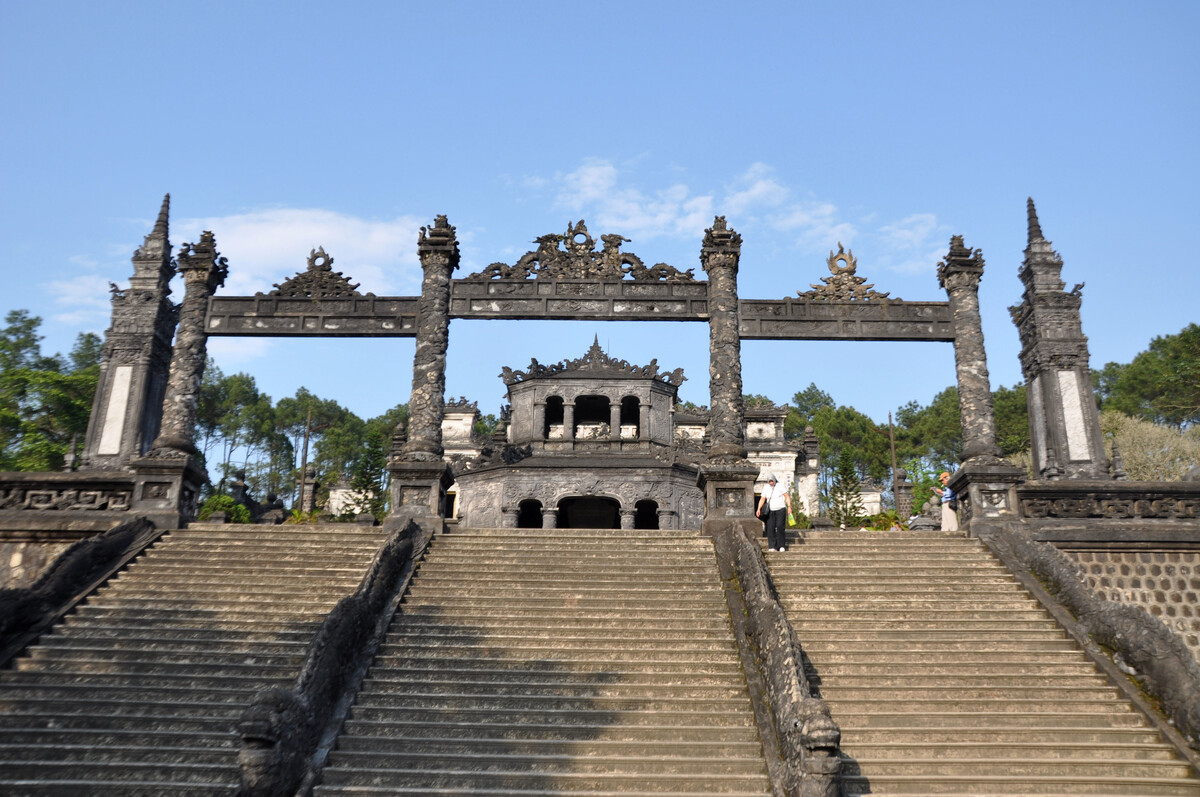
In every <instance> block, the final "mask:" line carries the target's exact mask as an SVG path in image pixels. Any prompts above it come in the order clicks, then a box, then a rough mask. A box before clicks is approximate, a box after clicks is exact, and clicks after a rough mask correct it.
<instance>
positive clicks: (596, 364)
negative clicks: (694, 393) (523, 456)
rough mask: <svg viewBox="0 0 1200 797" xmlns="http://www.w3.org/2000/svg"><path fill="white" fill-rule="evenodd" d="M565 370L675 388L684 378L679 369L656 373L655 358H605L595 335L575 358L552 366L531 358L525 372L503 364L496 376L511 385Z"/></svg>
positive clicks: (681, 370)
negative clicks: (632, 360) (637, 361)
mask: <svg viewBox="0 0 1200 797" xmlns="http://www.w3.org/2000/svg"><path fill="white" fill-rule="evenodd" d="M566 371H586V372H591V373H597V372H600V373H607V374H612V375H613V376H614V377H631V376H632V377H641V378H644V379H654V380H657V381H659V382H665V383H666V384H668V385H674V386H675V387H679V386H680V385H682V384H683V383H684V382H685V381H687V377H686V376H684V375H683V369H682V368H676V369H675V370H674V371H665V372H661V373H660V372H659V370H658V359H657V358H655V359H652V360H651V361H650V364H649V365H632V364H630V363H629V362H628V361H626V360H618V359H617V358H615V357H609V356H608V355H607V354H605V353H604V350H603V349H602V348H600V338H599V336H597V337H596V338H595V340H593V342H592V345H591V347H590V348H589V349H588V350H587V353H586V354H584V355H583V356H582V357H580V358H579V359H577V360H563V361H562V362H558V363H554V364H553V365H542V364H541V363H539V362H538V361H537V359H536V358H534V359H532V360H530V361H529V368H528V369H527V370H525V371H514V370H513V369H511V368H509V367H508V366H507V365H506V366H504V368H503V370H502V371H501V372H500V378H501V379H503V380H504V384H506V385H514V384H516V383H518V382H524V381H525V380H527V379H542V378H545V377H548V376H554V375H555V374H561V373H564V372H566Z"/></svg>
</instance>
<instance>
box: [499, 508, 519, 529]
mask: <svg viewBox="0 0 1200 797" xmlns="http://www.w3.org/2000/svg"><path fill="white" fill-rule="evenodd" d="M518 512H519V510H518V509H517V508H516V507H514V506H502V507H500V514H501V525H502V526H503V527H504V528H506V529H515V528H516V527H517V513H518Z"/></svg>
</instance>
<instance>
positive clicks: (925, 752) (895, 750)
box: [842, 734, 1179, 767]
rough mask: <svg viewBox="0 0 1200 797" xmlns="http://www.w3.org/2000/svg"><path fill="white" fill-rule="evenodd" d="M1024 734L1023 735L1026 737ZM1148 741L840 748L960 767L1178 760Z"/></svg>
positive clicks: (851, 754) (861, 756)
mask: <svg viewBox="0 0 1200 797" xmlns="http://www.w3.org/2000/svg"><path fill="white" fill-rule="evenodd" d="M1028 737H1029V734H1025V735H1024V737H1023V738H1028ZM1145 738H1146V739H1147V740H1150V741H1145V742H1142V743H1132V742H1127V743H1120V742H1116V741H1104V740H1100V739H1096V740H1088V741H1079V742H1068V741H1064V740H1062V739H1059V738H1051V737H1050V736H1049V735H1047V738H1044V739H1042V740H1041V741H1036V742H1035V741H1025V742H1006V741H1004V740H1002V739H995V740H991V741H987V742H962V741H956V742H952V743H951V742H945V743H940V744H938V743H933V744H930V743H915V742H907V743H906V742H893V743H877V744H865V743H860V742H856V741H853V740H852V741H851V742H850V743H848V744H847V743H846V742H845V741H844V740H843V744H842V751H843V753H844V755H845V757H846V758H848V759H854V760H856V761H858V762H862V761H868V760H875V761H905V760H907V761H912V760H914V759H922V758H928V759H936V760H938V761H955V762H957V763H958V765H959V766H960V767H965V766H969V765H970V762H971V761H975V760H979V759H986V760H991V761H1004V760H1015V761H1048V760H1055V761H1063V762H1073V763H1075V764H1078V763H1079V762H1081V761H1082V762H1090V761H1093V760H1095V761H1104V760H1106V759H1107V760H1121V759H1124V760H1139V761H1147V760H1153V761H1174V762H1176V763H1179V761H1178V754H1177V753H1176V751H1175V748H1174V747H1171V746H1170V745H1168V744H1164V743H1161V742H1158V741H1156V740H1157V738H1158V737H1157V734H1153V735H1151V734H1147V735H1146V737H1145Z"/></svg>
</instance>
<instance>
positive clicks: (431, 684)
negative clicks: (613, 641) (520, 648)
mask: <svg viewBox="0 0 1200 797" xmlns="http://www.w3.org/2000/svg"><path fill="white" fill-rule="evenodd" d="M745 694H746V685H745V684H744V683H737V682H733V683H724V684H720V683H718V684H709V683H696V682H693V681H691V679H689V680H688V682H686V683H674V684H669V683H663V682H661V681H652V682H650V683H641V684H633V683H624V682H612V683H605V682H603V681H596V682H592V683H587V682H584V681H563V680H558V681H542V682H533V683H529V682H526V683H515V684H514V683H505V682H501V681H495V680H483V681H480V680H474V681H468V680H461V679H455V680H447V679H443V680H438V681H423V682H420V683H413V682H411V681H403V680H399V679H388V680H384V679H374V678H373V679H371V681H370V682H369V683H367V684H365V685H364V686H363V690H362V692H361V693H360V700H362V701H367V700H368V699H369V698H368V696H370V695H379V696H383V697H386V698H388V699H391V698H407V697H414V698H421V699H426V698H429V699H432V698H434V697H436V696H441V697H446V698H452V699H454V700H465V699H468V698H470V697H472V696H476V697H495V698H503V699H505V700H507V699H509V698H519V697H529V698H533V702H535V703H538V702H540V701H545V700H554V699H558V698H569V699H572V700H579V701H585V700H593V699H596V700H629V701H634V700H638V701H640V700H652V699H657V698H662V699H664V700H679V699H687V700H716V699H719V700H723V701H724V700H734V699H737V700H741V699H742V698H744V697H745ZM739 705H741V704H740V703H739Z"/></svg>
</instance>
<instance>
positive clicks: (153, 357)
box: [79, 194, 175, 470]
mask: <svg viewBox="0 0 1200 797" xmlns="http://www.w3.org/2000/svg"><path fill="white" fill-rule="evenodd" d="M170 207H171V195H170V194H167V196H165V197H164V198H163V202H162V208H161V209H160V210H159V213H158V220H157V221H156V222H155V224H154V229H153V230H152V231H151V232H150V234H149V235H147V236H146V239H145V241H144V242H143V243H142V245H141V247H140V248H138V250H137V251H136V252H134V253H133V276H132V277H130V280H129V288H128V289H126V290H120V289H118V288H117V287H116V286H115V285H113V286H112V323H111V324H110V326H109V328H108V330H107V331H106V332H105V333H104V349H103V358H102V360H101V363H100V375H99V380H98V382H97V384H96V396H95V399H93V401H92V414H91V416H90V418H89V419H88V428H87V434H86V435H85V436H84V441H83V453H82V454H81V456H80V462H79V465H80V468H81V469H91V470H97V469H104V470H108V469H117V468H125V467H127V466H128V465H129V464H130V462H131V461H132V460H133V459H135V458H137V457H140V456H141V455H142V454H144V453H145V452H146V451H148V450H149V449H150V445H151V442H152V441H153V440H154V438H155V436H156V435H157V434H158V430H159V424H160V421H161V419H162V403H163V395H164V393H165V392H166V388H167V373H168V369H169V368H170V364H171V335H172V332H173V330H174V327H175V307H174V305H172V303H171V300H170V299H169V298H167V297H168V296H170V294H171V288H170V287H169V284H170V282H171V277H173V276H174V274H175V266H174V264H173V263H172V262H171V242H170V240H169V239H168V229H167V228H168V216H169V212H170Z"/></svg>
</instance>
